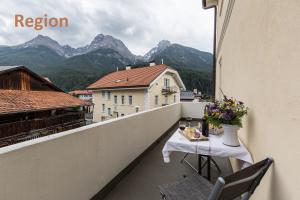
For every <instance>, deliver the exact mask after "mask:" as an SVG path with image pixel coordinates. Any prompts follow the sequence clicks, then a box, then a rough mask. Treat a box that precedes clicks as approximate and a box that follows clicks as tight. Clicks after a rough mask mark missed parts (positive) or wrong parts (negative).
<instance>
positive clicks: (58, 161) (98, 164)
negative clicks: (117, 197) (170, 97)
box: [0, 103, 205, 200]
mask: <svg viewBox="0 0 300 200" xmlns="http://www.w3.org/2000/svg"><path fill="white" fill-rule="evenodd" d="M204 105H205V104H204V103H177V104H172V105H168V106H165V107H160V108H155V109H151V110H148V111H141V112H139V113H135V114H132V115H128V116H124V117H122V118H117V119H111V120H107V121H104V122H99V123H96V124H91V125H88V126H83V127H80V128H77V129H72V130H68V131H65V132H60V133H57V134H53V135H48V136H46V137H40V138H37V139H34V140H29V141H25V142H21V143H18V144H14V145H11V146H7V147H3V148H0V160H1V165H0V171H1V174H2V175H3V176H2V178H1V179H0V184H1V185H5V187H3V188H2V189H1V190H0V196H1V199H3V200H6V199H20V197H22V199H31V200H35V199H73V200H74V199H75V200H77V199H78V200H79V199H91V198H92V197H93V196H94V195H95V194H96V193H98V192H99V191H100V190H102V189H103V188H104V187H105V186H107V184H109V183H110V181H111V180H112V179H114V178H115V177H116V176H117V175H118V174H119V173H120V172H121V171H122V170H124V169H125V168H126V167H127V166H128V165H130V164H131V163H132V162H133V161H134V160H135V159H136V158H137V157H139V156H140V155H141V154H142V153H143V152H144V151H145V150H146V149H147V148H148V147H149V146H150V145H151V144H153V143H155V141H156V140H157V139H158V138H160V137H161V136H162V135H163V134H164V133H165V132H166V131H168V130H169V129H170V127H172V126H173V125H174V124H176V123H177V122H178V120H179V119H181V118H182V117H187V116H188V117H192V118H201V117H202V112H203V108H204ZM16 190H17V192H16Z"/></svg>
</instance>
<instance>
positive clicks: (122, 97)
mask: <svg viewBox="0 0 300 200" xmlns="http://www.w3.org/2000/svg"><path fill="white" fill-rule="evenodd" d="M121 104H122V105H124V104H125V96H124V95H122V96H121Z"/></svg>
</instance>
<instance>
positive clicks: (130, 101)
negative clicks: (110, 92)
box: [128, 96, 132, 105]
mask: <svg viewBox="0 0 300 200" xmlns="http://www.w3.org/2000/svg"><path fill="white" fill-rule="evenodd" d="M128 103H129V105H132V96H128Z"/></svg>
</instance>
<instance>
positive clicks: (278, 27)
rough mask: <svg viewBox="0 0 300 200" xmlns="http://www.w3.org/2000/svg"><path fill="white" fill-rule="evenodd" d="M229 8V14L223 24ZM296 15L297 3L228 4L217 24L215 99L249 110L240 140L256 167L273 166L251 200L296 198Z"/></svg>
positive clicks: (299, 161)
mask: <svg viewBox="0 0 300 200" xmlns="http://www.w3.org/2000/svg"><path fill="white" fill-rule="evenodd" d="M221 2H222V1H219V6H220V5H221ZM227 5H232V6H233V7H232V8H233V9H232V14H231V17H230V18H229V20H228V21H227V22H226V20H225V21H224V18H225V15H226V11H227ZM218 9H219V8H218ZM229 10H230V9H229ZM299 13H300V4H299V1H298V0H291V1H280V0H275V1H274V0H265V1H261V0H243V1H232V0H228V1H224V5H223V11H222V15H221V17H219V15H218V19H217V41H218V42H217V44H218V49H219V50H218V51H217V52H218V54H217V79H216V83H217V84H216V93H217V94H218V95H217V97H220V96H221V94H220V90H219V88H221V89H222V90H223V92H224V93H225V94H227V95H228V96H233V97H236V98H238V99H241V100H242V101H244V102H245V103H246V104H247V106H248V107H249V108H250V112H249V115H248V116H247V117H246V118H245V121H244V128H242V129H241V130H240V131H239V135H240V137H241V139H242V140H243V142H244V143H245V144H246V146H248V148H249V150H250V152H251V153H252V156H253V158H254V161H255V162H257V161H259V160H261V159H264V158H265V157H267V156H271V157H273V158H274V160H275V163H274V165H273V166H272V167H271V169H270V170H269V172H268V173H267V174H266V176H265V177H264V179H263V180H262V182H261V185H260V186H259V187H258V188H257V190H256V191H255V193H254V196H253V199H266V200H283V199H289V200H296V199H299V196H300V184H299V179H300V177H299V165H300V154H299V152H300V151H299V143H300V135H299V130H300V115H299V111H300V95H299V88H300V76H299V74H300V69H299V66H300V57H299V52H300V43H299V33H300V26H299V25H300V17H299ZM227 14H229V13H228V12H227ZM227 16H228V17H229V16H230V15H227ZM228 17H227V19H228ZM226 23H227V24H228V26H226ZM224 27H227V29H226V28H225V29H224ZM222 28H223V29H222ZM222 30H223V31H222ZM224 30H226V31H225V34H224V35H223V36H222V33H224ZM221 37H224V39H223V41H222V42H221V43H220V42H219V41H220V38H221ZM233 166H234V168H235V169H237V168H238V165H237V163H236V162H233Z"/></svg>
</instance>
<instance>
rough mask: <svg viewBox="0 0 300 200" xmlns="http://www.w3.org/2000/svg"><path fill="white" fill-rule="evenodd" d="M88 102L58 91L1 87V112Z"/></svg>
mask: <svg viewBox="0 0 300 200" xmlns="http://www.w3.org/2000/svg"><path fill="white" fill-rule="evenodd" d="M84 105H87V103H86V102H85V101H83V100H80V99H78V98H76V97H73V96H72V95H69V94H67V93H64V92H57V91H24V90H1V89H0V114H7V113H16V112H27V111H37V110H48V109H56V108H67V107H77V106H84Z"/></svg>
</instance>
